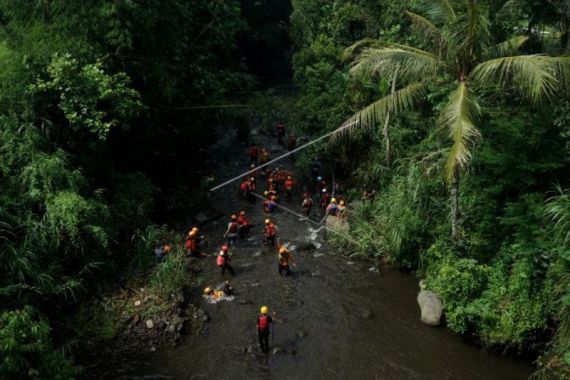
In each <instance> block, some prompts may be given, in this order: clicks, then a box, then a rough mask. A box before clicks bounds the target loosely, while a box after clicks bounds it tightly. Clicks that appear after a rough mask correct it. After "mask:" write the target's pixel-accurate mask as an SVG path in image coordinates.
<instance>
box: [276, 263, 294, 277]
mask: <svg viewBox="0 0 570 380" xmlns="http://www.w3.org/2000/svg"><path fill="white" fill-rule="evenodd" d="M283 271H285V275H286V276H289V275H290V274H291V270H290V269H289V264H285V265H282V264H281V263H280V264H279V274H283Z"/></svg>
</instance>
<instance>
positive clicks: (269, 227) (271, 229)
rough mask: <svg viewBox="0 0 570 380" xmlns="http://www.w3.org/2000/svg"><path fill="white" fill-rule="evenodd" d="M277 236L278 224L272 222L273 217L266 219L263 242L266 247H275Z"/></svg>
mask: <svg viewBox="0 0 570 380" xmlns="http://www.w3.org/2000/svg"><path fill="white" fill-rule="evenodd" d="M276 237H277V226H275V224H273V223H271V219H265V229H264V231H263V244H264V245H265V246H266V247H274V246H275V239H276Z"/></svg>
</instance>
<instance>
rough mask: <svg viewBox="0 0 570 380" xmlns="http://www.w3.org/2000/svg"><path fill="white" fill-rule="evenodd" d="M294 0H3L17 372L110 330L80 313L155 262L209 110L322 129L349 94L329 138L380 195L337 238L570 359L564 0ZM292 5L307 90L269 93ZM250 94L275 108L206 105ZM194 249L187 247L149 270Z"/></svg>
mask: <svg viewBox="0 0 570 380" xmlns="http://www.w3.org/2000/svg"><path fill="white" fill-rule="evenodd" d="M291 5H292V10H291ZM291 5H290V4H288V3H287V2H286V1H282V2H273V1H272V2H269V1H266V2H262V1H253V0H251V1H250V0H242V1H240V0H224V1H221V0H208V1H206V0H203V1H202V0H200V1H198V0H173V1H155V0H152V1H145V2H143V1H136V0H92V1H80V0H74V1H70V0H52V1H44V0H26V1H21V0H18V1H16V0H0V20H1V26H0V60H1V62H2V65H0V106H1V108H0V109H1V111H0V268H1V270H2V277H1V279H0V313H1V314H0V357H1V360H0V377H1V378H14V379H16V378H35V379H52V378H56V379H67V378H73V377H75V376H77V375H78V373H79V370H78V368H77V365H76V363H74V361H73V354H74V353H75V352H76V350H77V348H79V347H80V343H81V341H80V340H81V339H82V338H83V337H85V336H86V335H88V334H91V333H93V334H94V335H97V336H100V335H104V336H105V337H109V336H112V335H113V333H114V326H112V325H109V326H103V330H105V329H106V330H105V331H97V332H92V331H91V329H92V327H93V326H85V318H84V315H86V314H87V315H88V314H90V313H91V312H92V310H91V309H90V308H89V307H90V306H89V305H90V303H91V301H93V300H94V299H96V298H98V297H100V296H101V295H103V294H108V292H109V291H110V290H113V289H114V288H115V287H116V284H117V283H125V282H126V281H128V279H129V277H130V275H131V274H132V273H133V272H135V271H137V270H140V269H141V268H143V269H144V270H147V269H148V268H149V267H150V266H151V265H152V257H151V256H150V250H151V248H152V247H153V245H154V244H156V243H157V242H158V243H161V242H164V241H165V240H164V236H165V235H167V232H166V231H165V230H164V229H160V228H157V227H155V226H154V225H155V224H162V223H164V222H166V221H171V220H172V218H176V217H177V216H178V215H180V213H181V212H183V211H184V208H185V207H186V206H189V205H187V204H186V202H187V201H188V200H187V196H188V193H189V190H192V189H198V188H199V185H200V183H201V181H202V179H203V177H204V176H205V175H206V174H208V173H207V168H204V167H202V166H201V164H202V163H203V161H204V160H203V159H204V156H205V155H207V154H208V151H207V147H208V145H209V144H210V143H211V142H212V135H211V130H212V128H210V127H211V126H212V125H214V124H222V123H223V124H224V125H227V126H229V127H232V126H235V127H238V134H239V136H240V137H243V138H244V139H245V138H246V137H247V130H246V129H245V125H244V121H245V120H250V121H252V122H255V123H257V124H256V125H255V127H259V124H262V125H263V126H265V127H271V125H273V123H274V121H275V118H276V117H277V118H283V119H285V120H286V124H287V126H288V127H290V128H294V129H296V130H297V131H298V133H299V134H304V135H314V136H316V135H318V134H319V133H321V132H325V131H331V130H333V129H335V128H337V127H338V126H340V125H342V124H343V123H346V122H353V121H355V119H354V115H358V117H357V119H356V121H357V123H355V127H354V128H352V130H351V133H349V134H346V135H341V136H338V137H337V138H336V139H335V141H334V143H333V144H331V145H328V146H323V147H319V149H322V150H323V152H322V154H323V155H327V154H329V155H330V156H331V157H333V158H334V162H335V165H334V170H335V172H336V176H337V178H339V177H340V178H345V180H344V183H343V184H344V185H345V187H346V189H347V193H348V195H349V197H350V198H352V199H353V200H358V198H359V197H360V194H361V186H362V184H364V183H367V184H369V185H370V186H372V187H374V188H375V189H376V190H377V191H378V195H377V197H376V200H375V202H374V203H373V204H364V205H362V204H361V205H357V203H358V202H355V203H353V204H354V205H357V207H355V208H354V209H353V210H351V233H352V235H353V237H354V238H355V239H356V240H357V241H358V242H359V244H358V245H347V244H348V243H346V241H338V242H336V243H337V244H339V245H341V246H346V247H347V248H349V249H350V250H351V252H356V254H359V255H365V256H375V257H379V258H381V259H383V260H386V261H390V262H394V263H397V264H399V265H401V266H402V267H404V268H408V269H410V270H414V271H417V273H418V274H419V275H420V276H421V277H423V278H426V279H427V284H428V287H429V288H430V289H432V290H434V291H436V292H437V293H438V294H440V295H441V296H442V298H443V300H444V303H445V311H446V317H447V323H448V325H449V327H451V328H452V329H453V330H455V331H457V332H459V333H462V334H465V335H467V336H471V337H474V338H475V339H477V340H478V341H480V342H481V343H482V344H484V345H486V346H489V347H492V348H496V349H498V350H501V351H510V352H516V353H520V352H532V353H539V354H540V355H542V356H541V358H540V359H539V372H538V373H537V376H544V377H546V378H548V377H552V378H562V377H564V376H565V377H566V378H570V369H569V368H570V248H569V247H570V190H566V189H568V188H570V181H569V178H570V176H569V174H570V161H569V159H570V95H569V94H568V88H569V87H568V86H569V82H570V64H569V63H568V62H569V61H568V58H567V57H568V55H569V54H570V5H568V2H567V1H565V0H547V1H532V0H510V1H504V0H478V1H475V0H473V1H459V0H457V1H448V0H426V1H423V0H405V1H396V0H394V1H380V0H352V1H349V0H334V1H333V0H292V2H291ZM289 11H292V14H291V16H290V26H289V25H287V24H286V23H283V22H282V21H280V20H282V19H283V17H284V14H286V13H287V12H289ZM410 12H413V13H410ZM288 27H289V30H288V32H289V38H290V39H291V40H292V43H293V57H292V60H293V81H294V84H295V87H296V90H297V91H296V94H295V96H291V97H288V98H286V99H282V98H276V97H270V96H266V94H261V95H259V96H253V95H252V94H253V93H252V90H253V88H254V87H255V81H254V80H253V78H252V76H251V72H253V73H256V74H259V75H260V76H261V77H262V78H261V80H262V81H264V80H266V79H267V78H265V77H268V76H271V75H273V74H272V73H278V74H279V75H284V76H287V75H288V70H287V68H286V67H284V66H283V63H285V64H286V62H285V61H286V60H287V54H286V52H284V50H283V48H284V47H285V46H286V45H287V43H288V38H287V37H288V36H287V28H288ZM503 41H507V43H504V44H501V42H503ZM240 47H241V50H240ZM260 49H267V50H263V51H262V50H260ZM276 49H277V50H279V54H280V55H279V57H278V58H277V61H276V62H268V60H270V57H271V56H272V54H273V53H271V51H274V50H276ZM242 54H243V56H245V57H246V59H243V58H242V56H241V55H242ZM515 55H522V56H524V58H521V59H515V58H509V59H507V60H502V61H499V60H496V59H498V58H499V57H503V56H509V57H513V56H515ZM546 55H548V56H549V57H550V58H546V57H545V56H546ZM489 59H495V60H493V61H491V63H489V64H487V65H483V66H478V65H479V64H480V63H481V62H484V61H487V60H489ZM260 61H262V62H268V64H267V65H260V64H259V62H260ZM285 66H286V65H285ZM270 79H271V78H270ZM286 80H287V79H286V78H285V80H283V78H281V80H278V81H277V82H286ZM245 100H250V101H251V104H254V105H255V106H257V107H259V108H260V110H259V111H258V112H255V115H252V112H251V110H246V111H235V110H232V111H228V110H226V109H224V108H220V109H202V108H200V107H201V106H204V105H208V106H209V105H220V104H229V103H239V102H242V101H245ZM370 104H372V106H371V107H368V106H369V105H370ZM367 107H368V108H367ZM315 152H316V148H313V149H311V151H310V152H307V153H306V154H305V155H304V156H301V157H300V159H299V160H298V163H299V165H303V164H307V163H308V162H310V160H312V159H313V157H314V154H315ZM330 162H332V161H330ZM172 214H175V215H174V216H173V215H172ZM177 222H181V221H177ZM170 240H171V242H176V241H175V239H170ZM176 243H177V244H178V245H179V244H180V242H176ZM185 270H186V268H185V265H184V258H183V257H182V254H181V252H179V251H178V250H176V249H175V254H174V255H173V257H172V259H171V260H168V261H167V262H165V263H163V264H161V265H159V266H157V268H156V269H155V270H154V272H153V273H152V274H151V275H150V276H149V278H148V286H149V287H150V288H151V292H153V294H155V295H156V296H157V297H165V298H166V297H168V296H169V295H170V294H171V293H173V292H174V291H175V289H177V288H178V287H179V286H180V284H181V283H183V282H185V281H187V280H188V279H187V278H185V276H186V273H185ZM102 305H103V309H105V307H109V308H112V307H113V306H112V305H108V304H107V303H102ZM157 307H158V306H157ZM98 312H100V310H99V309H98Z"/></svg>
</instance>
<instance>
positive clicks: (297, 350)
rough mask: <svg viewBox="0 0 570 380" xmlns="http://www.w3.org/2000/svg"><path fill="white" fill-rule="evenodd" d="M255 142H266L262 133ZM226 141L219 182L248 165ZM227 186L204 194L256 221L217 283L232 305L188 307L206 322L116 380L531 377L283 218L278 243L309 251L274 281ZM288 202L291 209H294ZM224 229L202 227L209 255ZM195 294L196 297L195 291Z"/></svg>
mask: <svg viewBox="0 0 570 380" xmlns="http://www.w3.org/2000/svg"><path fill="white" fill-rule="evenodd" d="M256 139H257V140H258V141H259V142H261V143H265V144H267V145H269V144H270V143H269V141H268V140H267V137H264V136H262V135H256ZM233 141H235V137H234V136H232V134H228V133H226V132H224V133H223V134H220V143H219V146H218V147H217V149H221V150H223V151H225V152H226V154H224V155H223V156H224V158H222V159H219V161H217V162H216V163H215V166H216V174H217V175H218V177H219V180H222V179H224V178H228V177H232V176H233V175H235V174H237V173H239V172H240V171H242V170H245V168H247V163H246V162H245V161H246V157H247V156H246V154H245V152H246V147H245V146H240V145H236V144H235V143H232V142H233ZM228 153H230V154H228ZM273 153H277V152H273ZM214 156H215V155H214ZM236 162H240V164H239V165H237V164H236ZM236 188H237V184H234V185H230V186H229V187H228V188H226V189H225V191H220V192H217V193H216V194H214V196H213V198H212V201H213V202H214V204H215V205H216V206H217V207H219V208H222V209H225V210H228V212H234V211H238V210H240V209H242V208H243V209H247V210H248V211H249V214H250V217H252V218H253V222H254V223H255V224H256V227H255V228H254V229H253V231H252V237H251V238H250V239H249V240H244V241H240V242H239V246H238V248H237V249H235V250H234V254H235V255H234V258H233V260H232V264H233V266H234V268H235V270H236V272H237V276H236V277H235V278H231V276H230V275H229V274H226V277H225V278H224V279H230V280H231V281H232V285H233V286H234V287H235V289H236V292H237V295H236V298H235V300H233V301H231V302H219V303H217V304H207V303H205V302H203V301H197V302H199V303H201V307H203V308H204V310H205V311H206V312H207V313H208V315H209V316H210V318H211V320H210V322H209V323H208V324H207V327H206V329H205V330H204V331H203V332H202V333H201V334H200V335H198V336H189V337H187V338H186V339H185V341H184V342H183V343H182V344H181V345H180V346H178V347H173V348H163V349H159V350H158V351H157V352H155V353H152V354H150V353H149V354H145V355H143V356H142V357H140V360H137V363H136V365H133V366H130V368H131V369H130V370H128V371H127V373H125V371H121V372H122V374H121V375H120V376H117V377H118V378H123V379H163V378H169V379H385V380H388V379H398V380H399V379H402V380H404V379H463V380H469V379H485V380H493V379H497V380H506V379H525V378H527V377H528V376H529V375H530V374H531V373H532V370H533V367H532V366H531V364H530V363H529V362H527V361H523V360H518V359H515V358H509V357H502V356H498V355H495V354H492V353H487V352H485V351H484V350H482V349H480V348H477V347H476V346H474V345H471V344H468V343H466V342H464V341H463V340H462V339H461V338H460V337H459V336H457V335H455V334H453V333H452V332H451V331H450V330H448V329H446V328H431V327H428V326H425V325H423V324H422V323H421V322H420V319H419V308H418V305H417V303H416V296H417V293H418V282H417V280H416V279H414V278H413V277H412V276H410V275H409V274H405V273H402V272H400V271H398V270H397V269H395V268H384V269H383V270H382V271H381V272H378V271H377V270H376V269H375V268H374V267H373V266H372V264H371V263H370V262H368V261H366V260H356V259H349V258H347V257H345V256H343V255H342V254H340V253H339V252H334V250H332V249H331V248H330V247H329V246H328V245H327V244H326V241H325V240H324V239H323V236H321V235H319V236H318V237H316V239H315V234H312V233H311V230H310V228H309V227H310V226H308V225H307V224H306V223H305V222H303V221H301V220H299V219H298V218H296V217H293V216H291V215H289V214H286V213H284V212H281V213H278V214H276V215H275V216H274V217H273V219H274V221H275V223H276V224H277V226H278V228H279V234H280V237H281V238H282V240H283V241H284V242H289V241H294V242H303V241H312V242H315V243H317V246H319V248H318V249H316V250H309V251H300V252H295V259H296V262H297V268H295V270H294V273H293V275H292V276H289V277H286V276H280V275H279V274H278V273H277V260H276V251H275V249H266V248H264V247H263V246H262V244H261V225H262V223H263V219H264V218H265V216H264V215H263V213H262V212H261V208H260V207H259V205H258V204H257V203H256V204H255V205H250V204H247V203H244V202H243V201H241V200H239V199H238V197H237V194H236V193H237V190H236ZM298 203H299V201H298V200H295V201H294V202H293V203H290V204H289V206H291V207H293V208H295V207H296V208H298ZM225 224H226V219H223V220H218V221H217V222H212V223H210V224H208V225H206V226H205V227H204V232H205V233H206V234H207V236H208V238H209V241H210V243H211V244H210V246H209V252H213V251H214V250H215V249H216V248H217V247H218V243H220V242H221V236H222V234H223V231H224V228H225ZM200 265H201V266H202V270H203V272H202V280H203V281H202V283H203V285H211V284H216V283H219V282H221V281H222V278H221V277H220V274H219V271H218V270H217V268H216V264H215V259H214V258H213V257H210V258H205V259H202V262H201V264H200ZM193 298H194V299H193V301H194V302H196V300H197V299H198V300H199V299H200V295H199V290H198V289H197V290H196V291H195V294H194V295H193ZM261 305H267V306H268V307H269V308H270V310H271V311H274V312H276V313H277V322H276V324H275V331H274V337H273V339H272V340H271V341H270V343H271V345H272V347H280V348H282V349H283V350H284V351H285V352H284V353H277V354H269V355H264V354H262V353H261V352H259V350H258V349H257V345H256V343H257V337H256V332H255V321H256V318H257V315H258V311H259V307H260V306H261Z"/></svg>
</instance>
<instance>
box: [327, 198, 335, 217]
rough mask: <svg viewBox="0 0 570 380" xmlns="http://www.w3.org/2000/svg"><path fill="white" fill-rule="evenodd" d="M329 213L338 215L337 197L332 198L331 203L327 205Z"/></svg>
mask: <svg viewBox="0 0 570 380" xmlns="http://www.w3.org/2000/svg"><path fill="white" fill-rule="evenodd" d="M325 212H326V214H327V215H331V216H337V215H338V205H337V204H336V198H333V199H331V203H329V204H328V205H327V208H326V209H325Z"/></svg>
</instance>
